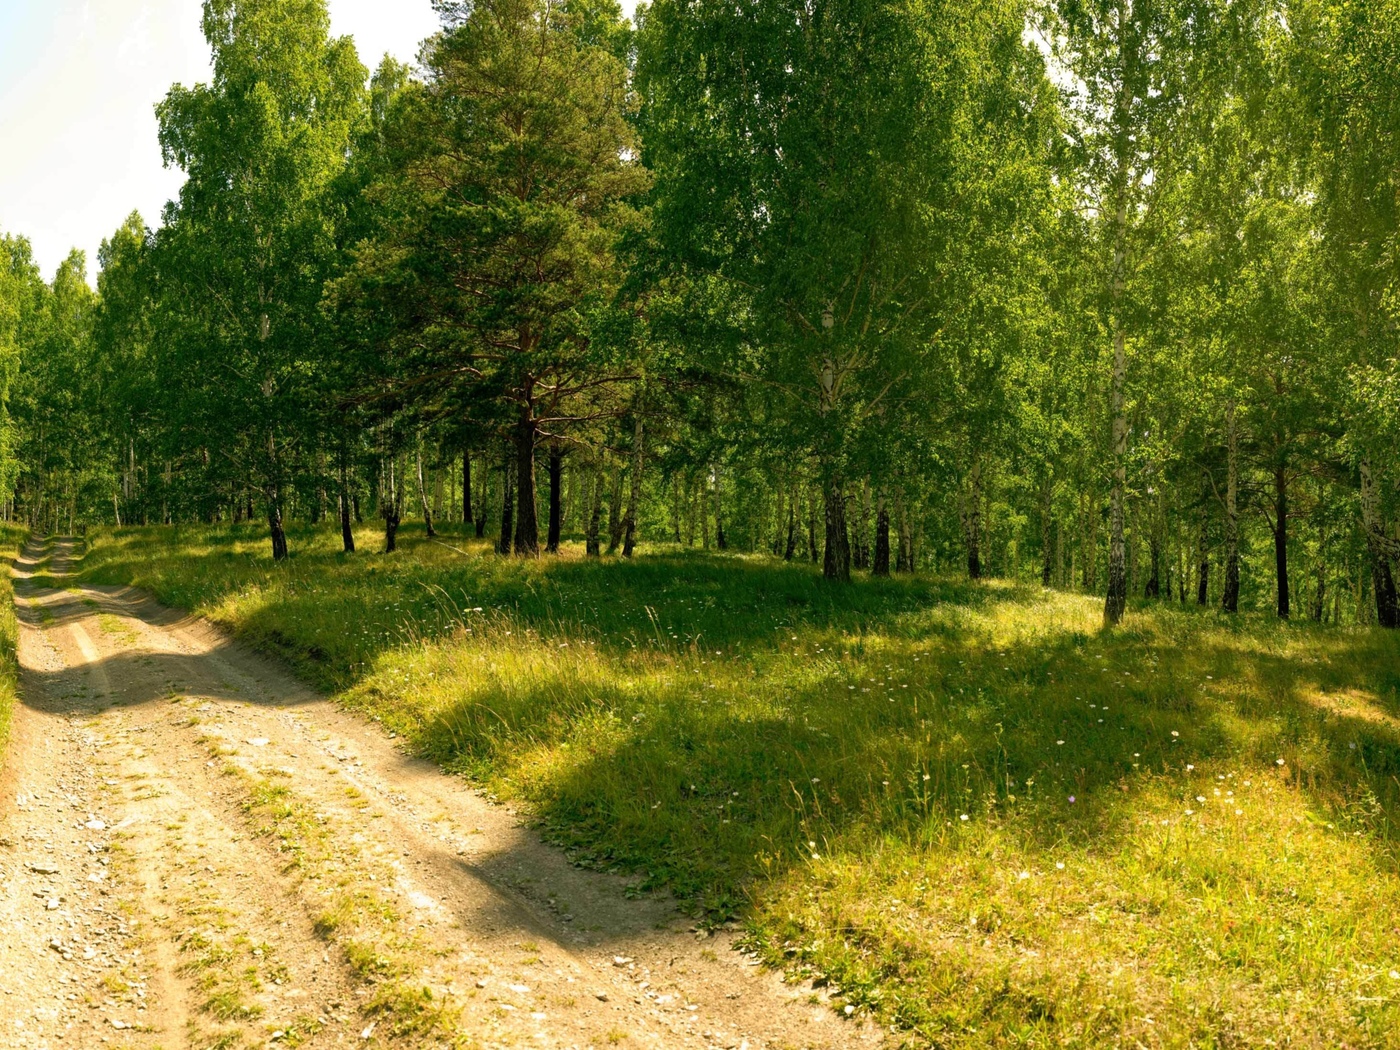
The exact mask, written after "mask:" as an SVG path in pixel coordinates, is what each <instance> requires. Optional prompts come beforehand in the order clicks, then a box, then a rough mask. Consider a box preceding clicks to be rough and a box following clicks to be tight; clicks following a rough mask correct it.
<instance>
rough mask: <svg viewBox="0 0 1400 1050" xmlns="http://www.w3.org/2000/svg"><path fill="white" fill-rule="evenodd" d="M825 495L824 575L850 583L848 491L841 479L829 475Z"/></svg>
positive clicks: (829, 578) (830, 578)
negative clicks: (847, 520) (847, 526)
mask: <svg viewBox="0 0 1400 1050" xmlns="http://www.w3.org/2000/svg"><path fill="white" fill-rule="evenodd" d="M823 495H824V499H825V503H826V554H825V557H824V559H823V562H822V575H823V576H825V577H826V578H827V579H828V580H840V581H841V582H842V583H849V582H850V579H851V538H850V533H849V531H848V530H847V528H846V492H845V487H844V486H843V485H842V484H841V480H840V479H839V478H837V477H834V476H832V477H829V478H828V479H827V482H826V488H825V492H824V493H823Z"/></svg>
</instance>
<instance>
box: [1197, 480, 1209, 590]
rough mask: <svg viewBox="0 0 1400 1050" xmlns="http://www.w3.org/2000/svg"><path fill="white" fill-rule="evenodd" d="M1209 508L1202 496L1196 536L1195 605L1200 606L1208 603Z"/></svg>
mask: <svg viewBox="0 0 1400 1050" xmlns="http://www.w3.org/2000/svg"><path fill="white" fill-rule="evenodd" d="M1209 506H1210V504H1209V503H1207V502H1206V498H1205V496H1204V495H1203V496H1202V497H1201V523H1200V529H1199V531H1198V532H1197V534H1196V604H1197V605H1202V606H1203V605H1205V604H1206V603H1207V602H1209V601H1210V540H1209V536H1208V534H1207V532H1206V528H1207V526H1208V524H1209V522H1210V516H1209V514H1208V513H1207V508H1208V507H1209Z"/></svg>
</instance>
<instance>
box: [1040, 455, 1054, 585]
mask: <svg viewBox="0 0 1400 1050" xmlns="http://www.w3.org/2000/svg"><path fill="white" fill-rule="evenodd" d="M1054 511H1055V486H1054V483H1053V482H1051V481H1049V480H1047V481H1046V482H1045V484H1044V485H1043V486H1042V487H1041V493H1040V585H1041V586H1042V587H1049V586H1050V583H1051V581H1052V580H1053V579H1054V572H1055V550H1054V539H1055V534H1054V529H1053V521H1054V519H1053V514H1054Z"/></svg>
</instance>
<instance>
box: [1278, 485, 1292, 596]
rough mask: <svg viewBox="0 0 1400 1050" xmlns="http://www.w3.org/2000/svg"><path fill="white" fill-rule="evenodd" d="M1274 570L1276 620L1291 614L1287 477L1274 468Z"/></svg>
mask: <svg viewBox="0 0 1400 1050" xmlns="http://www.w3.org/2000/svg"><path fill="white" fill-rule="evenodd" d="M1274 570H1275V572H1276V574H1277V580H1278V618H1279V619H1280V620H1287V619H1288V618H1289V616H1290V614H1291V612H1292V609H1291V608H1290V603H1289V592H1288V475H1287V474H1285V473H1284V470H1283V467H1281V466H1279V467H1275V468H1274Z"/></svg>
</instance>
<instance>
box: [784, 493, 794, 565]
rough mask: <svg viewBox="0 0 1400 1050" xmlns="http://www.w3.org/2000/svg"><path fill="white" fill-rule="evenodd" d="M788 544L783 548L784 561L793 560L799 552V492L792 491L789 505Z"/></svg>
mask: <svg viewBox="0 0 1400 1050" xmlns="http://www.w3.org/2000/svg"><path fill="white" fill-rule="evenodd" d="M787 512H788V514H787V545H786V546H785V547H784V548H783V561H792V558H793V555H795V554H796V553H797V493H796V491H794V492H792V493H790V495H789V498H788V507H787Z"/></svg>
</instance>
